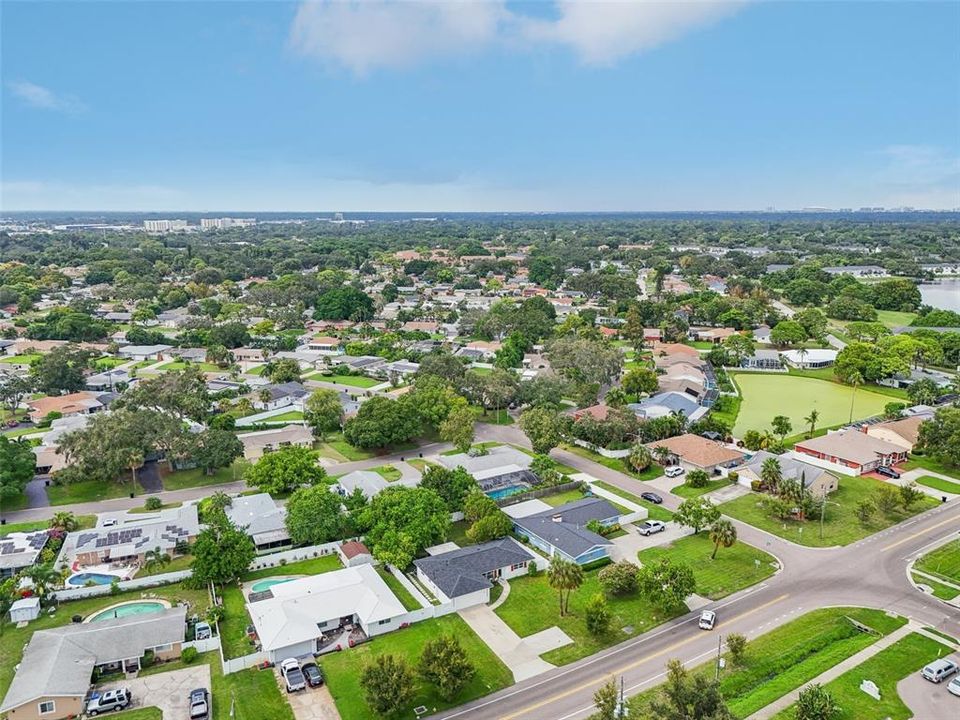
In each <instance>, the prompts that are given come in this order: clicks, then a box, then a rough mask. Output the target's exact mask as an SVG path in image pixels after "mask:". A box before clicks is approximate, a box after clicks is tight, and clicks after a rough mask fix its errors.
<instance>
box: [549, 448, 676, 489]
mask: <svg viewBox="0 0 960 720" xmlns="http://www.w3.org/2000/svg"><path fill="white" fill-rule="evenodd" d="M562 448H563V449H564V450H566V451H567V452H572V453H573V454H574V455H579V456H580V457H582V458H584V459H586V460H592V461H593V462H595V463H598V464H600V465H603V466H604V467H606V468H610V469H611V470H616V471H617V472H621V473H623V474H624V475H629V476H630V477H632V478H635V479H637V480H641V481H647V480H653V479H654V478H658V477H660V476H661V475H663V468H662V467H660V466H659V465H657V464H656V463H653V464H652V465H651V466H650V467H648V468H647V469H646V470H644V471H643V472H642V473H638V472H635V471H634V470H632V469H631V468H628V467H627V464H626V463H625V462H624V461H623V460H621V459H620V458H608V457H604V456H603V455H601V454H600V453H595V452H593V451H592V450H590V449H588V448H585V447H580V446H579V445H566V444H565V445H562ZM573 472H577V471H576V470H573ZM588 474H589V473H588Z"/></svg>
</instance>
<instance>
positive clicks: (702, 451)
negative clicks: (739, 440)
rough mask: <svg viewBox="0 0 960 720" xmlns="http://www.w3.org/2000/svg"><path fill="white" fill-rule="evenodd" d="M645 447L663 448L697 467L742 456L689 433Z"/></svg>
mask: <svg viewBox="0 0 960 720" xmlns="http://www.w3.org/2000/svg"><path fill="white" fill-rule="evenodd" d="M647 447H649V448H651V449H652V448H657V447H665V448H667V449H668V450H669V451H670V452H671V453H673V454H674V455H676V456H677V457H678V458H680V459H682V460H683V461H684V462H688V463H690V464H691V465H697V466H699V467H712V466H714V465H719V464H721V463H727V462H730V461H732V460H740V459H742V458H743V456H744V455H743V453H742V452H738V451H737V450H733V449H731V448H728V447H727V446H726V445H723V444H722V443H718V442H715V441H713V440H707V439H706V438H703V437H700V436H699V435H693V434H691V433H687V434H685V435H678V436H677V437H672V438H667V439H666V440H656V441H654V442H652V443H647Z"/></svg>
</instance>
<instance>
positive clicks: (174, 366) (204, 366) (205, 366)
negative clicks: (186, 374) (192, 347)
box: [157, 360, 220, 372]
mask: <svg viewBox="0 0 960 720" xmlns="http://www.w3.org/2000/svg"><path fill="white" fill-rule="evenodd" d="M188 367H195V368H198V369H199V370H200V371H202V372H217V370H220V368H219V367H217V366H216V365H214V364H213V363H208V362H184V361H183V360H174V361H173V362H168V363H164V364H163V365H161V366H160V367H158V368H157V370H158V371H160V372H174V371H177V370H185V369H186V368H188Z"/></svg>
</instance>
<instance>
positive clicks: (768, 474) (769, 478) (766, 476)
mask: <svg viewBox="0 0 960 720" xmlns="http://www.w3.org/2000/svg"><path fill="white" fill-rule="evenodd" d="M760 480H761V481H762V482H763V484H764V485H765V486H766V488H767V490H769V491H770V492H772V493H773V494H774V495H776V494H777V493H778V491H779V489H780V483H782V482H783V471H782V470H781V468H780V461H779V460H777V458H775V457H770V458H767V459H766V460H764V461H763V465H761V466H760Z"/></svg>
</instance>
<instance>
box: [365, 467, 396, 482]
mask: <svg viewBox="0 0 960 720" xmlns="http://www.w3.org/2000/svg"><path fill="white" fill-rule="evenodd" d="M370 472H375V473H377V475H379V476H380V477H382V478H383V479H384V480H386V481H387V482H396V481H397V480H399V479H400V478H401V477H403V475H402V474H401V473H400V471H399V470H397V469H396V468H395V467H394V466H393V465H381V466H379V467H375V468H370Z"/></svg>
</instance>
